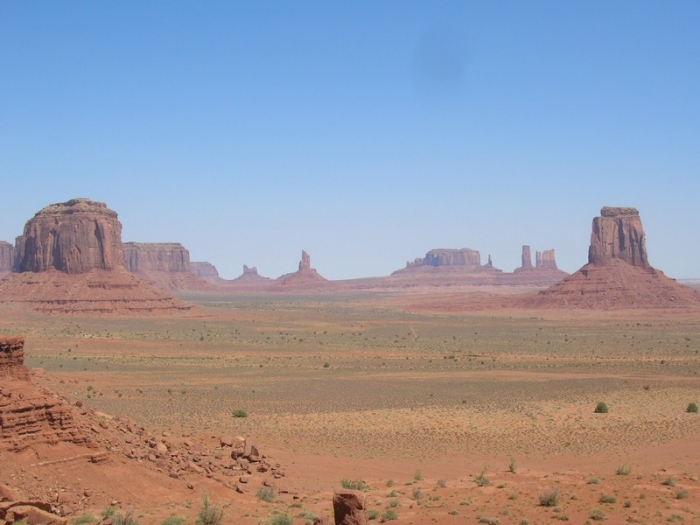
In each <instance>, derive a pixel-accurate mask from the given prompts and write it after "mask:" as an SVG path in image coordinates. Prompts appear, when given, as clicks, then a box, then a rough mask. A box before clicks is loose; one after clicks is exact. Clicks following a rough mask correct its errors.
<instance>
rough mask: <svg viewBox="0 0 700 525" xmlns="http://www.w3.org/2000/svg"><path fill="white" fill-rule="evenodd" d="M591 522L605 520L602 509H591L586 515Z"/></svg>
mask: <svg viewBox="0 0 700 525" xmlns="http://www.w3.org/2000/svg"><path fill="white" fill-rule="evenodd" d="M588 517H589V518H591V519H592V520H593V521H603V520H604V519H605V512H603V510H602V509H593V510H592V511H591V513H590V514H589V515H588Z"/></svg>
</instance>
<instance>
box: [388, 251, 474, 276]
mask: <svg viewBox="0 0 700 525" xmlns="http://www.w3.org/2000/svg"><path fill="white" fill-rule="evenodd" d="M446 266H449V267H458V268H459V269H463V270H466V271H470V270H475V269H479V268H481V255H480V254H479V252H478V251H476V250H471V249H469V248H462V249H460V250H453V249H437V250H430V251H429V252H428V253H426V254H425V257H423V258H417V259H414V260H413V262H407V263H406V268H404V270H406V269H414V268H421V267H431V268H442V267H446ZM395 273H396V272H395Z"/></svg>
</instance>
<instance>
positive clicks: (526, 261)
mask: <svg viewBox="0 0 700 525" xmlns="http://www.w3.org/2000/svg"><path fill="white" fill-rule="evenodd" d="M521 260H522V264H521V265H520V268H521V269H522V270H528V269H530V268H532V255H531V254H530V247H529V246H523V253H522V257H521Z"/></svg>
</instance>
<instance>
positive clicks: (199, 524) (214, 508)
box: [195, 494, 224, 525]
mask: <svg viewBox="0 0 700 525" xmlns="http://www.w3.org/2000/svg"><path fill="white" fill-rule="evenodd" d="M223 520H224V510H223V509H222V508H221V507H220V506H219V505H218V504H217V503H214V502H213V501H212V500H211V499H209V495H208V494H204V495H203V496H202V507H201V508H200V509H199V512H197V519H196V520H195V525H221V523H222V522H223Z"/></svg>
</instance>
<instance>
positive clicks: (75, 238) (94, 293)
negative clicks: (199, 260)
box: [0, 199, 191, 313]
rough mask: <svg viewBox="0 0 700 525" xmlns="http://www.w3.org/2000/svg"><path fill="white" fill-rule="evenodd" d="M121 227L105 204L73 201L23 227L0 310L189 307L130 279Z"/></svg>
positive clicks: (0, 290)
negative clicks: (15, 307)
mask: <svg viewBox="0 0 700 525" xmlns="http://www.w3.org/2000/svg"><path fill="white" fill-rule="evenodd" d="M121 230H122V226H121V223H120V222H119V220H118V218H117V214H116V212H114V211H112V210H110V209H109V208H107V206H106V205H105V204H104V203H101V202H93V201H91V200H89V199H73V200H70V201H68V202H65V203H60V204H52V205H50V206H47V207H46V208H44V209H42V210H41V211H39V212H38V213H37V214H36V215H34V217H33V218H32V219H30V220H29V221H27V224H26V225H25V227H24V234H23V235H21V236H20V237H18V238H17V246H16V249H15V271H16V272H18V273H14V274H11V275H10V276H9V277H7V278H5V279H4V280H3V281H2V282H0V304H3V303H4V304H6V305H8V304H15V303H23V304H29V305H31V307H33V308H34V309H36V310H39V311H43V312H48V313H158V312H174V311H179V310H187V309H189V308H191V306H189V305H186V304H184V303H181V302H180V301H177V300H175V299H174V298H173V297H171V296H170V295H168V294H166V293H164V292H163V291H161V290H157V289H155V288H153V287H151V286H150V285H148V284H147V283H146V282H144V281H142V280H141V279H138V278H137V277H135V276H134V275H132V274H131V273H129V272H128V271H127V270H126V268H125V267H124V247H123V245H122V240H121Z"/></svg>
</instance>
